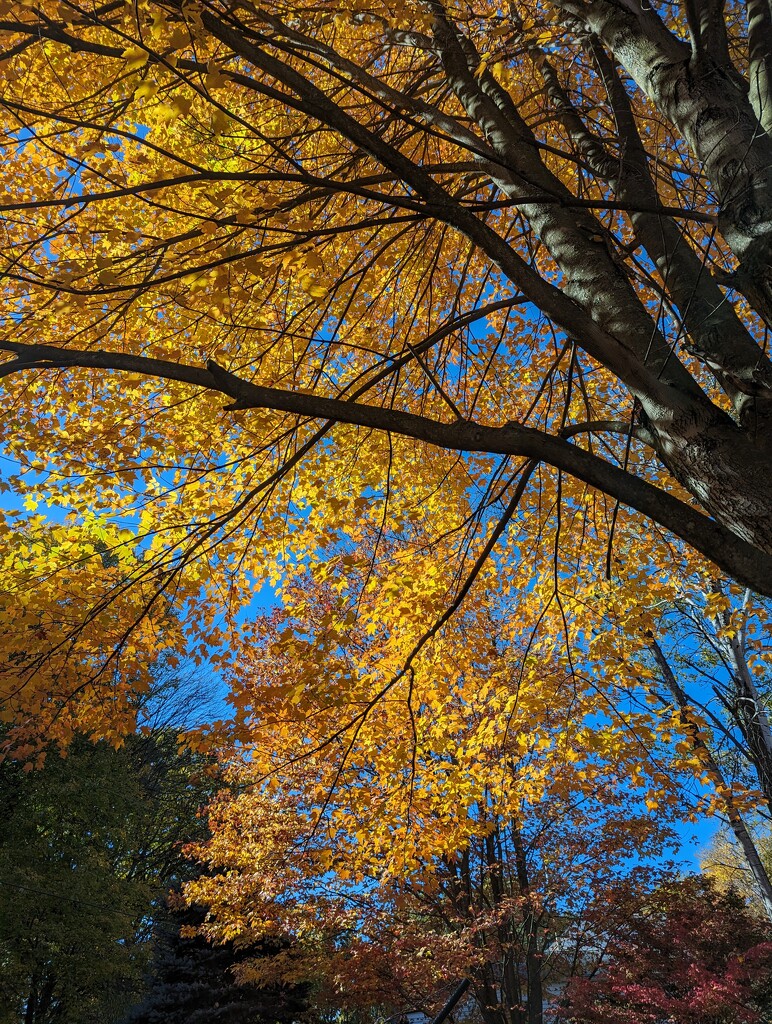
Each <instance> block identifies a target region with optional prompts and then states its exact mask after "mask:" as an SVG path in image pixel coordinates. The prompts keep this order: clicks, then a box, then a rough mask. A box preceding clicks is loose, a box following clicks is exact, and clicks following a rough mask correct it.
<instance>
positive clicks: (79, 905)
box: [0, 729, 206, 1024]
mask: <svg viewBox="0 0 772 1024" xmlns="http://www.w3.org/2000/svg"><path fill="white" fill-rule="evenodd" d="M203 766H204V765H203V762H202V761H201V759H200V758H199V757H198V756H196V755H194V754H192V753H191V752H189V751H182V752H180V751H179V750H178V741H177V737H176V735H175V734H174V733H173V732H171V731H170V730H169V729H165V730H160V731H157V732H155V733H151V734H148V735H144V736H134V737H130V739H129V741H128V742H127V743H126V745H125V746H124V747H123V748H122V749H120V750H115V749H114V748H112V747H110V746H109V745H107V744H106V743H104V742H102V743H98V744H92V743H90V742H89V741H88V740H86V739H84V738H79V739H77V740H76V741H75V742H74V744H73V745H72V747H71V749H70V752H69V756H68V757H67V758H60V757H58V756H57V755H56V754H52V755H50V756H49V757H48V758H47V759H46V762H45V765H44V766H43V767H42V768H41V769H39V770H37V771H32V772H26V771H24V770H23V767H22V766H21V765H20V764H19V763H14V762H12V761H6V762H5V763H3V764H2V766H0V818H2V820H3V828H2V830H0V1022H2V1024H17V1022H21V1021H23V1022H24V1024H92V1022H93V1024H109V1022H111V1021H113V1020H115V1019H116V1017H117V1016H118V1015H119V1014H121V1013H123V1012H124V1011H125V1010H126V1008H127V1007H128V1006H130V1005H132V1003H133V1002H135V1001H136V999H137V998H138V997H139V995H140V994H141V991H142V976H143V973H144V971H145V969H146V964H147V959H148V956H149V953H150V948H151V946H150V942H149V939H150V936H151V926H152V921H153V919H154V917H155V916H156V915H157V914H158V912H159V910H160V909H161V908H162V907H163V900H164V893H165V890H166V889H167V888H168V886H169V885H170V884H171V883H173V882H174V881H175V880H176V879H177V878H178V877H179V876H180V875H181V874H182V873H184V872H185V871H189V870H190V869H189V867H188V866H187V865H186V863H185V861H184V858H183V857H182V853H181V845H182V843H183V842H184V841H185V840H189V839H191V838H192V837H193V836H194V835H195V834H196V829H201V828H202V827H203V826H202V825H201V823H200V822H199V820H198V819H197V817H196V811H197V808H198V805H199V804H200V803H201V801H202V800H204V799H205V795H204V789H203V787H204V785H205V780H206V776H205V775H204V774H203V773H202V772H201V768H202V767H203Z"/></svg>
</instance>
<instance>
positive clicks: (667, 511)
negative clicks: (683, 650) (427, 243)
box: [0, 341, 772, 597]
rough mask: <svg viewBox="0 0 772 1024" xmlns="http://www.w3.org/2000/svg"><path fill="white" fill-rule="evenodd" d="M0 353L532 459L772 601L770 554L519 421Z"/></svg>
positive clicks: (141, 362) (35, 364) (92, 356)
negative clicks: (631, 512)
mask: <svg viewBox="0 0 772 1024" xmlns="http://www.w3.org/2000/svg"><path fill="white" fill-rule="evenodd" d="M0 348H4V349H5V350H6V351H9V352H13V353H15V355H16V358H15V359H13V360H12V361H9V362H7V363H5V364H2V365H1V366H0V377H6V376H9V375H11V374H14V373H19V372H22V371H25V370H44V369H65V368H68V367H82V368H95V369H104V370H119V371H126V372H130V373H139V374H143V375H146V376H149V377H155V378H160V379H165V380H174V381H180V382H183V383H187V384H191V385H193V386H194V387H199V388H202V389H206V390H212V391H218V392H220V393H221V394H223V395H226V396H228V397H229V398H230V399H232V403H231V404H230V405H229V406H227V407H226V408H228V409H272V410H275V411H277V412H287V413H291V414H294V415H297V416H303V417H307V418H311V419H324V420H331V421H333V422H337V423H349V424H353V425H356V426H361V427H368V428H370V429H373V430H382V431H386V432H389V433H395V434H400V435H401V436H403V437H409V438H413V439H415V440H417V441H424V442H426V443H427V444H431V445H434V446H436V447H438V448H444V449H448V450H452V451H459V452H477V453H486V454H495V455H514V456H520V457H525V458H530V459H536V460H538V461H540V462H545V463H547V464H548V465H550V466H553V467H555V468H556V469H560V470H563V471H564V472H566V473H568V474H570V475H571V476H574V477H576V478H577V479H579V480H582V481H583V482H584V483H586V484H588V485H589V486H590V487H594V488H596V489H597V490H600V491H603V492H604V493H605V494H608V495H610V496H612V497H614V498H617V499H618V500H619V501H621V502H623V503H624V504H626V505H629V506H630V507H632V508H634V509H636V510H637V511H638V512H641V513H642V514H643V515H646V516H648V517H649V518H650V519H652V520H653V521H654V522H656V523H658V524H659V525H660V526H662V527H664V528H665V529H667V530H670V531H671V532H672V533H674V534H675V535H676V536H677V537H680V538H681V539H682V540H684V541H686V542H687V543H688V544H690V545H692V546H693V547H694V548H696V549H697V550H698V551H700V552H701V553H702V554H703V555H705V556H706V557H707V558H709V559H710V560H711V561H713V562H715V564H716V565H717V566H719V568H721V569H722V570H723V571H724V572H726V573H728V574H729V575H730V576H733V577H734V578H735V579H737V580H740V581H741V582H742V583H744V584H745V585H746V586H749V587H750V588H751V589H753V590H755V591H757V592H758V593H760V594H764V595H766V596H770V597H772V556H770V555H768V554H766V553H765V552H762V551H760V550H758V549H757V548H755V547H754V546H753V545H751V544H749V543H747V542H746V541H744V540H742V539H740V538H739V537H737V536H736V535H735V534H733V533H732V532H731V530H729V529H727V528H726V527H725V526H722V525H721V524H720V523H717V522H716V521H715V520H712V519H709V518H708V517H707V516H705V515H703V514H702V513H701V512H699V511H697V510H696V509H694V508H692V507H691V506H689V505H687V504H686V503H685V502H682V501H680V500H679V499H677V498H675V497H673V495H671V494H668V493H667V492H666V491H663V490H660V489H659V488H657V487H654V486H653V485H652V484H650V483H648V482H647V481H645V480H641V479H639V478H638V477H635V476H633V475H631V474H630V473H627V472H625V471H624V470H621V469H619V468H618V467H617V466H614V465H612V464H611V463H609V462H606V461H605V460H603V459H601V458H599V457H598V456H596V455H593V454H591V453H590V452H588V451H585V450H583V449H581V448H577V447H576V446H575V445H572V444H570V443H569V442H568V441H565V440H563V439H562V438H559V437H553V436H552V435H550V434H547V433H545V432H544V431H540V430H535V429H533V428H532V427H524V426H521V425H520V424H517V423H508V424H506V425H505V426H501V427H489V426H485V425H483V424H480V423H475V422H474V421H468V420H461V421H456V422H453V423H442V422H439V421H437V420H432V419H429V418H428V417H426V416H418V415H416V414H414V413H409V412H403V411H400V410H397V409H389V408H383V407H381V406H373V405H363V404H360V403H358V402H353V401H344V400H341V399H338V398H327V397H324V396H321V395H314V394H307V393H305V392H299V391H286V390H283V389H280V388H272V387H262V386H261V385H259V384H253V383H251V382H249V381H246V380H243V379H241V378H240V377H237V376H236V375H235V374H232V373H230V372H229V371H228V370H225V369H223V368H222V367H221V366H218V365H217V363H215V362H212V361H210V362H209V364H208V365H207V368H206V369H204V368H202V367H195V366H187V365H184V364H179V363H173V362H170V361H168V360H164V359H152V358H149V357H146V356H138V355H131V354H128V353H122V352H106V351H83V350H77V349H59V348H56V347H55V346H49V345H25V344H22V343H20V342H13V341H3V342H0Z"/></svg>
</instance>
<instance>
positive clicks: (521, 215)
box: [0, 0, 772, 657]
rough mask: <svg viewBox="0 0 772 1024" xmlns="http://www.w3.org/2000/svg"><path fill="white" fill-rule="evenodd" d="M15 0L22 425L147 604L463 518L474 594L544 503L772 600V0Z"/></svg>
mask: <svg viewBox="0 0 772 1024" xmlns="http://www.w3.org/2000/svg"><path fill="white" fill-rule="evenodd" d="M757 8H758V10H757ZM4 9H5V10H6V12H7V13H6V14H5V15H3V20H2V22H1V23H0V32H1V33H2V45H3V54H4V56H5V62H6V63H5V66H6V74H5V76H4V85H3V94H2V104H3V112H4V114H3V116H4V128H3V132H4V135H3V143H2V144H3V147H4V149H5V151H6V152H7V153H8V154H9V155H10V154H13V159H12V160H8V161H6V163H5V169H4V174H5V175H6V177H5V190H6V200H5V202H4V204H3V210H4V212H5V213H6V215H7V217H6V225H5V232H6V236H5V244H4V255H3V259H4V260H5V264H4V288H5V309H6V311H7V312H6V314H5V316H6V320H5V324H6V329H5V336H4V339H3V342H2V344H3V346H4V350H5V351H6V352H7V353H8V356H9V358H8V360H7V362H6V363H5V364H4V366H3V368H2V373H3V375H4V377H5V383H6V388H7V400H8V403H9V408H11V409H13V410H15V411H16V413H17V415H16V417H8V418H7V419H6V421H5V424H4V434H3V443H4V445H5V450H6V451H7V452H8V454H9V455H10V456H11V457H12V458H13V459H15V460H17V463H18V464H20V465H21V467H22V469H23V470H24V472H23V473H22V475H21V478H20V479H16V480H15V481H14V486H15V487H16V488H17V489H19V490H20V491H21V492H22V493H23V494H26V495H27V496H28V498H29V500H30V501H31V502H33V503H34V502H35V501H36V500H50V501H52V502H57V501H59V502H66V503H68V504H69V505H70V506H72V507H73V508H74V509H75V510H76V512H78V511H81V512H82V511H83V510H84V509H95V510H98V511H101V512H103V513H104V514H105V515H106V516H107V517H108V518H109V517H116V516H118V517H121V518H122V525H123V528H124V529H125V530H131V531H132V536H130V537H121V535H120V534H119V535H118V537H117V539H116V540H115V547H116V548H121V547H126V546H128V547H129V548H131V549H132V550H134V549H141V550H142V552H143V558H142V560H141V561H138V562H137V563H136V565H135V566H134V567H133V569H132V570H131V571H129V572H128V573H127V575H126V576H125V578H124V579H123V581H122V583H121V585H120V588H119V589H120V592H121V593H124V592H126V590H127V588H129V585H130V584H132V583H133V584H139V585H141V587H142V588H143V596H142V600H141V601H140V602H139V608H138V615H139V617H140V618H142V615H143V609H145V610H147V609H152V608H153V607H155V606H156V605H157V602H158V601H159V600H160V596H159V595H160V593H161V592H162V591H166V592H169V593H173V594H175V596H176V597H177V598H178V600H179V601H180V604H181V606H182V607H185V601H186V599H190V600H192V599H193V597H194V596H195V595H197V594H198V593H199V591H200V590H201V589H202V588H204V589H207V588H208V591H209V595H210V596H211V598H212V603H213V608H212V610H211V611H208V610H206V603H205V602H204V603H203V604H202V607H203V608H204V609H205V610H204V612H203V615H201V614H199V615H198V616H193V615H191V616H190V619H189V622H188V629H189V632H190V637H191V643H192V644H193V646H200V645H202V644H203V643H204V640H210V641H211V640H212V639H214V640H216V641H217V642H221V641H224V638H223V636H222V632H221V631H222V629H223V627H224V626H225V627H227V625H228V624H229V622H231V621H233V617H234V616H235V615H236V614H237V612H238V610H239V608H240V607H241V606H242V605H243V604H244V602H246V601H248V600H249V598H250V597H251V595H252V593H253V589H254V586H253V584H254V580H255V579H257V580H258V581H260V582H262V581H265V580H269V581H270V580H273V582H274V583H277V582H279V581H281V580H282V579H284V578H286V576H287V575H288V574H289V575H291V574H292V573H293V572H295V571H297V570H298V567H302V568H303V570H304V569H305V568H306V567H307V564H308V560H309V559H320V558H323V557H327V558H329V557H334V553H335V551H336V545H338V544H339V543H344V542H345V541H347V540H349V539H351V538H352V537H353V538H355V537H356V535H357V533H358V532H359V531H360V530H361V529H362V528H363V525H364V524H366V523H368V522H370V521H372V520H375V521H378V520H380V521H381V523H382V529H383V532H384V534H388V535H390V536H392V537H394V538H401V540H402V544H403V547H404V548H405V551H406V557H407V556H408V555H410V554H411V552H412V549H411V544H410V536H409V525H410V522H411V516H413V517H414V516H416V515H418V514H420V513H421V512H422V511H424V510H425V511H427V512H428V513H429V515H430V516H431V517H432V522H433V529H432V530H431V531H430V534H429V536H427V537H426V538H425V540H426V542H427V543H428V544H429V545H430V547H431V551H432V561H433V563H434V564H435V565H436V566H437V567H438V570H444V568H445V567H446V566H452V567H453V568H452V570H451V571H450V572H449V573H448V574H447V576H446V584H447V585H446V593H445V595H444V606H445V607H446V608H451V607H452V606H453V605H454V602H457V601H460V600H461V599H462V598H463V596H464V594H465V593H466V589H467V587H468V586H469V585H471V581H472V580H473V579H474V577H475V575H476V573H477V571H478V568H477V567H478V565H479V562H480V560H482V559H484V557H485V556H486V555H487V554H488V553H489V552H490V550H491V549H493V548H494V547H495V546H496V544H497V543H499V541H500V540H502V538H503V535H504V533H505V531H506V530H507V528H508V527H510V537H511V541H510V544H509V547H508V548H507V550H508V551H509V552H510V553H514V551H515V548H521V549H522V550H527V551H529V553H531V554H532V555H533V557H531V556H530V554H529V559H528V568H529V570H530V574H531V577H532V579H539V580H546V579H548V578H550V575H553V576H554V577H555V579H556V581H557V582H556V584H555V585H556V587H557V588H558V589H559V588H560V586H562V585H563V583H562V581H563V580H565V578H566V576H574V575H580V574H581V572H582V571H583V567H584V566H588V567H589V571H592V572H593V573H595V574H597V573H598V572H599V570H600V571H602V566H603V564H604V562H605V563H606V568H607V571H608V572H609V573H611V574H613V573H615V572H616V573H620V574H621V576H622V578H624V579H635V578H636V576H637V573H638V569H639V567H640V566H641V564H650V560H655V561H656V560H657V559H659V560H660V561H661V562H663V563H664V561H665V560H666V559H667V558H669V557H671V556H670V551H671V548H670V546H669V545H670V543H671V542H670V541H669V540H668V537H669V535H670V534H672V535H675V537H676V538H680V540H682V541H684V542H686V543H687V544H688V545H692V546H693V548H694V549H695V550H696V551H697V552H699V553H701V555H703V556H706V557H707V558H708V559H711V560H712V561H713V562H715V563H716V564H717V565H718V566H720V567H721V568H722V569H723V570H724V571H725V572H726V573H727V574H728V575H729V576H731V577H733V578H735V579H737V580H741V581H742V582H743V583H745V584H747V585H749V586H750V587H752V588H755V589H756V590H758V591H760V592H763V593H770V592H772V591H771V590H770V583H769V581H770V579H772V572H771V571H770V569H771V568H772V549H771V548H770V541H769V537H770V535H772V531H770V528H769V527H770V507H771V506H772V473H771V472H770V468H771V467H770V454H769V451H768V446H767V434H768V431H767V428H766V425H767V422H768V419H769V402H770V394H772V392H771V391H770V382H772V362H770V359H769V357H768V355H767V353H766V350H765V337H766V331H767V329H768V324H769V322H770V316H771V315H772V314H771V313H770V285H769V280H768V267H769V265H770V259H769V253H770V244H771V243H770V235H771V232H770V229H769V223H770V216H769V204H770V192H771V191H772V177H771V176H772V170H770V168H772V159H770V157H771V156H772V141H770V137H769V132H768V130H769V116H768V113H767V104H768V97H767V90H768V86H767V81H768V67H769V62H770V55H769V43H768V40H769V36H770V33H769V31H768V28H769V25H768V22H769V15H768V12H767V9H766V7H765V6H764V5H763V4H761V5H759V4H758V3H756V0H749V3H748V5H747V12H746V9H745V8H744V7H743V6H742V5H740V4H739V3H736V2H732V3H731V4H730V5H729V6H728V7H726V9H724V8H722V7H720V6H717V5H716V4H715V3H713V2H712V0H704V2H703V3H702V4H698V5H697V6H696V7H695V5H694V4H691V3H690V4H686V5H685V7H684V9H683V10H680V9H675V8H673V7H671V6H668V7H666V8H663V9H662V10H661V11H660V10H658V9H657V8H655V7H652V6H650V5H648V4H638V3H635V4H633V5H632V6H629V5H628V6H623V7H620V6H619V5H618V4H615V3H613V2H612V0H597V3H594V4H592V5H589V6H586V5H582V4H580V3H577V2H574V0H555V2H550V3H546V2H545V3H541V4H536V5H527V4H522V5H518V4H515V5H513V6H512V7H511V8H510V9H508V10H507V11H504V10H503V9H502V8H501V5H500V4H496V3H490V2H488V0H479V2H476V3H474V4H453V5H446V6H443V5H442V4H441V3H440V2H439V0H410V2H405V3H395V4H390V3H380V2H375V0H367V2H364V0H361V2H360V0H357V2H356V3H353V4H349V3H347V4H346V5H337V4H332V5H330V4H327V5H325V7H324V8H323V9H319V8H318V5H316V4H315V3H306V2H304V0H297V2H294V3H292V2H286V3H285V2H283V3H281V4H278V5H274V6H273V7H272V8H271V10H270V11H267V10H263V9H262V8H258V7H255V6H253V5H251V4H246V5H240V6H239V8H238V10H235V9H234V8H233V7H232V6H231V5H227V4H222V3H219V2H216V0H211V2H209V0H207V2H204V3H200V4H199V3H195V4H191V3H187V2H186V3H185V4H183V3H181V2H174V0H169V2H161V3H149V4H147V5H145V4H143V5H141V6H140V7H138V8H134V7H131V6H130V5H121V6H113V5H108V6H106V7H103V6H98V5H97V6H89V5H85V6H81V5H79V4H78V3H73V2H71V0H63V2H60V0H42V2H41V3H40V4H25V3H20V4H18V5H17V4H9V3H6V4H5V7H4ZM744 12H745V13H744ZM746 13H747V18H746ZM65 82H66V83H67V84H66V85H65V84H64V83H65ZM223 396H225V398H226V399H227V402H228V405H227V407H226V408H225V409H223V408H222V404H221V403H222V397H223ZM52 467H55V468H53V469H52ZM47 474H52V475H47ZM628 510H632V511H628ZM640 516H643V517H646V520H641V518H640ZM569 521H581V522H582V523H583V524H584V527H583V535H584V536H586V537H589V538H592V539H591V540H590V541H588V547H587V549H585V548H584V547H583V546H582V544H581V543H580V542H579V540H578V539H577V538H574V539H573V542H572V540H571V539H570V538H569V537H567V534H570V532H571V530H570V529H567V527H566V524H567V523H568V522H569ZM635 523H639V524H640V530H639V533H638V539H637V540H636V541H635V545H634V546H631V545H629V544H628V543H627V540H628V539H629V537H630V534H629V533H628V530H629V528H630V526H631V524H635ZM647 523H648V525H646V524H647ZM515 526H519V527H520V535H519V537H518V538H517V539H516V538H515V529H514V527H515ZM663 531H665V534H664V535H663ZM596 538H597V543H596ZM638 548H640V549H641V550H637V549H638ZM599 549H600V550H601V551H605V556H604V555H601V556H599V554H598V550H599ZM678 550H679V552H680V550H681V549H680V548H679V549H678ZM599 557H600V561H599V560H598V559H599ZM681 557H685V558H686V559H687V562H688V554H687V555H684V554H683V553H680V554H679V558H681ZM622 563H624V564H622ZM694 564H695V563H694V562H692V563H691V567H692V568H693V567H694ZM531 585H532V586H533V584H531ZM102 600H103V597H100V596H99V595H92V596H91V597H90V601H91V604H89V605H87V606H86V608H85V609H84V618H85V619H86V620H88V619H89V616H90V614H91V611H90V609H93V608H94V607H101V603H102ZM223 607H224V608H225V615H224V618H221V617H220V615H219V612H220V609H222V608H223ZM41 657H42V653H41Z"/></svg>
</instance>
